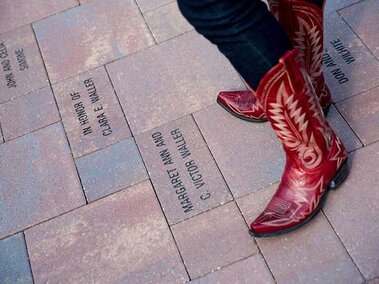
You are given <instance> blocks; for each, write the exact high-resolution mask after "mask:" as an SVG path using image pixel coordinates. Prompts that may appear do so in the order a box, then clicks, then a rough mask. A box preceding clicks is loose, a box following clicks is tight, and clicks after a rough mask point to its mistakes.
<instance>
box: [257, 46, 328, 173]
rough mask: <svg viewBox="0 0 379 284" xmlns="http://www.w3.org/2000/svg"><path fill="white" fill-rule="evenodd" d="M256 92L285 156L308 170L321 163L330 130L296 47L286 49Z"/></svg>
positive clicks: (323, 158)
mask: <svg viewBox="0 0 379 284" xmlns="http://www.w3.org/2000/svg"><path fill="white" fill-rule="evenodd" d="M256 95H257V97H258V99H259V101H260V102H261V104H262V106H263V108H264V110H265V112H266V115H267V117H268V119H269V121H270V122H271V124H272V127H273V129H274V131H275V133H276V134H277V136H278V138H279V139H280V141H281V142H282V144H283V147H284V149H285V151H286V153H287V156H288V157H290V158H291V159H293V160H294V161H296V162H297V163H299V165H302V167H304V168H305V169H309V170H311V169H315V168H317V167H318V166H319V165H320V164H322V163H323V161H324V160H325V159H326V158H327V155H328V153H329V150H330V147H331V142H332V136H333V131H332V129H331V128H330V127H329V125H328V123H327V121H326V120H325V117H324V115H323V113H322V110H321V107H320V104H319V103H318V101H317V97H316V94H315V91H314V89H313V87H312V84H311V83H310V81H309V79H308V76H307V74H306V72H305V70H304V68H303V67H302V62H301V61H300V60H299V56H298V50H292V51H289V52H287V53H286V54H285V55H284V56H283V57H282V58H281V59H280V61H279V63H278V64H277V65H276V66H275V67H273V68H272V69H271V70H270V71H269V72H268V73H267V74H266V75H265V76H264V78H263V79H262V80H261V82H260V85H259V87H258V90H257V92H256Z"/></svg>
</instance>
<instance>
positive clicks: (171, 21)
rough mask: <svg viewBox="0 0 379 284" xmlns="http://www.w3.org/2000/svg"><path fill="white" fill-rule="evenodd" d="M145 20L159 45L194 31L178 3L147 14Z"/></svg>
mask: <svg viewBox="0 0 379 284" xmlns="http://www.w3.org/2000/svg"><path fill="white" fill-rule="evenodd" d="M145 19H146V22H147V24H148V25H149V27H150V29H151V31H152V33H153V35H154V38H155V39H156V41H157V42H158V43H159V42H162V41H165V40H168V39H170V38H173V37H176V36H178V35H180V34H182V33H185V32H188V31H191V30H193V27H192V26H191V25H190V24H189V23H188V22H187V20H186V19H185V18H184V17H183V16H182V14H181V13H180V11H179V8H178V3H177V2H176V1H174V2H172V3H170V4H167V5H165V6H162V7H160V8H158V9H155V10H153V11H151V12H148V13H146V14H145Z"/></svg>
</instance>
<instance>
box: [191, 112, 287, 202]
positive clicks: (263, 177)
mask: <svg viewBox="0 0 379 284" xmlns="http://www.w3.org/2000/svg"><path fill="white" fill-rule="evenodd" d="M194 117H195V120H196V122H197V123H198V125H199V128H200V130H201V132H202V133H203V135H204V138H205V141H206V142H207V144H208V146H209V148H210V150H211V152H212V154H213V155H214V157H215V160H216V162H217V164H218V166H219V167H220V170H221V172H222V174H223V176H224V177H225V180H226V182H227V184H228V186H229V188H230V190H231V191H232V193H233V195H234V197H241V196H243V195H246V194H248V193H251V192H252V191H254V190H258V189H261V188H264V187H266V186H268V185H269V184H272V183H274V182H277V181H279V179H280V177H281V174H282V170H283V167H284V154H283V150H282V147H281V146H280V143H279V142H278V139H277V138H276V136H275V134H274V132H273V131H272V130H271V128H270V126H269V124H267V123H250V122H245V121H242V120H240V119H237V118H235V117H234V116H232V115H230V114H228V113H226V112H225V110H224V109H223V108H221V107H220V106H218V105H214V106H212V107H210V108H208V109H204V110H202V111H199V112H197V113H195V114H194Z"/></svg>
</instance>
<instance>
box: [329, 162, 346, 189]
mask: <svg viewBox="0 0 379 284" xmlns="http://www.w3.org/2000/svg"><path fill="white" fill-rule="evenodd" d="M348 175H349V169H348V166H347V159H346V161H345V162H344V163H343V165H342V166H341V168H340V169H339V170H338V171H337V173H336V175H335V176H334V178H333V179H332V181H331V182H330V184H329V188H330V189H337V188H338V187H339V186H340V185H341V184H342V183H343V182H344V181H345V179H346V178H347V176H348Z"/></svg>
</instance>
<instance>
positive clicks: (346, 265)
mask: <svg viewBox="0 0 379 284" xmlns="http://www.w3.org/2000/svg"><path fill="white" fill-rule="evenodd" d="M276 187H277V185H274V186H271V187H269V188H266V189H264V190H261V191H258V192H255V193H252V194H251V195H248V196H246V197H243V198H241V199H239V200H238V201H237V202H238V205H239V206H240V209H241V211H242V213H243V215H244V217H245V219H246V221H247V222H248V223H249V224H250V223H251V222H252V221H253V220H254V219H255V218H256V217H258V215H259V214H260V213H261V211H262V210H263V209H264V208H265V206H266V205H267V203H268V202H269V201H270V199H271V197H272V195H273V194H274V192H275V190H276ZM329 202H330V201H329ZM330 203H331V202H330ZM256 241H257V243H258V246H259V247H260V249H261V252H262V253H263V255H264V256H265V259H266V261H267V264H268V266H269V267H270V269H271V272H272V273H273V275H274V277H275V279H276V281H277V282H278V283H357V284H358V283H362V282H363V279H362V277H361V275H360V273H359V271H358V269H357V268H356V267H355V266H354V263H353V261H352V260H351V258H350V257H349V255H348V254H347V252H346V250H345V249H344V247H343V245H342V244H341V242H340V240H339V239H338V237H337V235H336V234H335V233H334V231H333V229H332V227H331V226H330V224H329V223H328V221H327V219H326V218H325V217H324V216H323V215H322V214H320V215H319V216H317V217H316V218H315V219H314V220H312V222H311V223H309V224H308V225H306V227H304V228H302V229H299V230H297V231H295V232H292V233H290V234H286V235H283V236H278V237H273V238H256Z"/></svg>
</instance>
